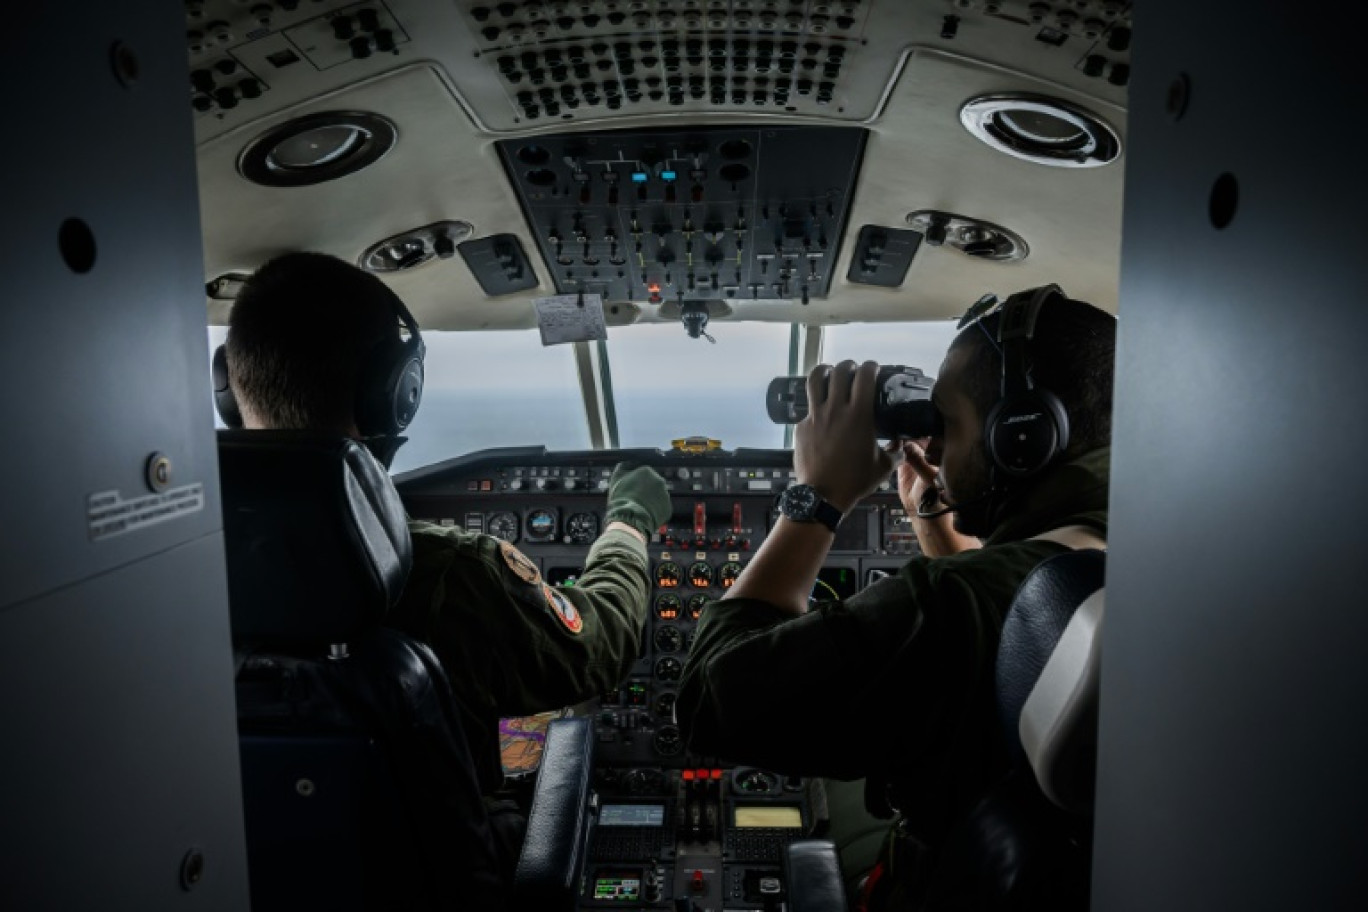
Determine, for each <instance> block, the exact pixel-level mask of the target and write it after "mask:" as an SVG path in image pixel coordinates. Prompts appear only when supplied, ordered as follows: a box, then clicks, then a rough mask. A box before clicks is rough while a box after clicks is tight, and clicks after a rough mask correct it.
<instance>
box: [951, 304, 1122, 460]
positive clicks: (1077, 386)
mask: <svg viewBox="0 0 1368 912" xmlns="http://www.w3.org/2000/svg"><path fill="white" fill-rule="evenodd" d="M1001 316H1002V315H1001V313H1000V312H994V313H991V314H989V315H988V316H986V317H984V318H983V319H981V320H979V321H978V323H977V324H975V325H971V326H967V327H965V328H964V329H963V330H961V331H960V333H959V335H957V336H956V337H955V339H954V341H953V342H951V343H950V348H951V349H952V350H954V349H956V348H965V347H968V348H970V349H971V357H970V359H969V367H968V369H967V370H966V373H965V386H966V390H965V392H966V394H967V395H968V396H969V399H970V401H972V402H973V403H974V405H975V406H976V407H977V408H978V410H979V414H981V415H984V416H986V415H987V414H988V412H989V411H990V410H991V409H992V407H993V405H994V404H995V403H996V402H997V401H998V399H999V398H1000V397H1001V395H1002V354H1001V352H999V351H998V345H997V334H998V324H999V323H1000V322H1001ZM1026 354H1027V361H1026V363H1027V365H1028V367H1027V369H1028V370H1029V371H1030V375H1031V380H1032V382H1033V383H1034V384H1035V385H1036V386H1039V387H1043V388H1044V389H1047V390H1049V391H1050V392H1051V393H1053V394H1054V395H1055V396H1057V397H1059V400H1060V402H1062V403H1063V405H1064V410H1065V411H1066V412H1067V413H1068V416H1069V446H1068V449H1067V450H1066V451H1065V456H1066V457H1067V458H1072V457H1075V456H1078V455H1079V454H1081V453H1086V452H1087V451H1088V450H1093V449H1096V448H1098V447H1102V446H1107V445H1108V444H1109V443H1110V441H1111V416H1112V374H1113V372H1114V368H1115V361H1116V318H1115V317H1113V316H1112V315H1111V314H1109V313H1107V312H1106V311H1104V310H1101V309H1099V308H1097V307H1094V306H1093V305H1092V304H1089V303H1087V302H1086V301H1075V300H1073V299H1071V298H1062V297H1059V296H1058V295H1056V296H1054V297H1051V298H1050V299H1048V300H1047V301H1046V302H1045V304H1044V305H1043V306H1042V307H1041V308H1040V314H1039V315H1038V316H1037V318H1036V325H1035V335H1034V336H1033V337H1032V339H1031V341H1030V342H1028V343H1027V346H1026Z"/></svg>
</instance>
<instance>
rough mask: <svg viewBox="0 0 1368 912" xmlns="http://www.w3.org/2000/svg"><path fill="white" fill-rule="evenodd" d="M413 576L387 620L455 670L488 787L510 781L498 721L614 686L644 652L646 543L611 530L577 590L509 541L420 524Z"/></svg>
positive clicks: (414, 526) (413, 528) (415, 531)
mask: <svg viewBox="0 0 1368 912" xmlns="http://www.w3.org/2000/svg"><path fill="white" fill-rule="evenodd" d="M409 531H410V533H411V535H412V539H413V572H412V574H411V575H410V576H409V580H408V583H407V585H405V587H404V592H403V595H402V596H401V597H400V599H399V604H398V605H396V606H395V608H394V609H393V610H392V611H391V612H390V614H389V615H388V617H387V619H386V624H387V625H389V626H391V627H396V628H398V629H400V630H403V631H405V632H406V633H408V634H410V635H411V636H414V637H416V638H418V639H420V640H422V641H423V642H425V643H427V644H428V645H429V646H431V647H432V649H433V651H434V652H435V653H436V654H437V657H438V659H440V660H441V662H442V667H443V668H444V669H446V673H447V676H448V677H449V678H450V680H451V688H452V691H453V693H454V695H455V697H456V700H457V702H458V703H459V704H460V705H461V708H462V709H463V710H464V714H463V715H464V717H463V718H462V723H463V725H464V726H465V734H466V738H467V740H468V741H469V743H470V751H471V754H472V755H473V756H474V758H475V763H476V766H477V771H476V772H477V775H478V777H479V780H480V786H481V788H482V790H483V791H484V792H485V794H487V795H488V794H492V793H493V792H494V791H495V790H497V789H498V788H499V786H500V784H501V783H502V780H503V767H502V765H501V763H500V760H499V719H500V717H509V716H526V715H531V714H532V713H537V712H545V711H547V710H551V709H558V708H560V707H563V706H570V705H572V704H575V703H580V702H583V701H584V700H587V699H590V698H591V697H596V696H598V695H600V694H602V693H605V692H607V691H609V690H612V689H613V688H614V687H617V686H618V684H619V683H621V681H622V680H623V678H625V677H626V676H627V674H628V673H629V672H630V671H631V668H632V663H633V662H635V661H636V658H637V654H638V653H639V652H640V649H641V636H642V628H643V626H644V625H645V622H646V608H647V602H648V596H649V592H650V583H649V576H648V572H647V567H648V563H647V557H646V546H645V545H644V544H643V543H642V542H641V541H640V540H639V539H637V538H636V537H635V536H633V535H632V534H631V533H629V532H623V531H621V530H614V531H611V532H606V533H604V535H603V536H601V537H600V538H599V540H598V541H596V542H595V543H594V544H593V546H592V547H591V548H590V549H589V557H588V560H587V563H586V565H585V567H584V572H583V573H582V574H581V575H580V577H579V579H578V580H577V581H576V582H575V585H574V586H549V585H547V583H546V581H545V580H544V579H542V577H541V575H540V574H539V573H538V572H537V568H536V566H535V564H533V563H532V562H531V561H530V560H528V558H527V557H525V556H524V555H522V553H521V552H519V551H518V550H517V549H516V548H514V547H513V546H512V545H510V544H508V543H507V542H503V541H500V540H499V539H497V538H494V537H492V536H489V535H480V534H475V533H471V532H466V531H464V530H461V529H456V528H451V527H447V526H439V525H435V524H433V523H428V522H420V521H413V522H410V523H409Z"/></svg>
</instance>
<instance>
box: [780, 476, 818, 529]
mask: <svg viewBox="0 0 1368 912" xmlns="http://www.w3.org/2000/svg"><path fill="white" fill-rule="evenodd" d="M817 500H818V497H817V492H816V490H814V489H813V488H812V487H810V486H809V485H803V484H800V485H792V486H791V487H789V488H788V489H786V490H785V491H784V498H783V501H782V503H781V504H780V506H781V507H782V508H783V513H784V515H785V516H787V517H788V518H789V519H795V520H801V521H804V522H810V521H811V520H812V517H813V513H814V511H815V510H816V509H817Z"/></svg>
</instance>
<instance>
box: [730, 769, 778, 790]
mask: <svg viewBox="0 0 1368 912" xmlns="http://www.w3.org/2000/svg"><path fill="white" fill-rule="evenodd" d="M732 788H734V789H736V791H738V792H744V793H749V794H756V793H757V792H758V793H760V794H767V793H769V792H777V791H778V790H779V777H778V776H776V775H774V774H773V773H767V772H765V771H764V770H758V769H746V768H742V769H738V770H736V772H734V773H732Z"/></svg>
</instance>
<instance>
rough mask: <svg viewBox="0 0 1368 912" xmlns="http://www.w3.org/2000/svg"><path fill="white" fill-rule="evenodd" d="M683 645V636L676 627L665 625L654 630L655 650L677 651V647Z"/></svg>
mask: <svg viewBox="0 0 1368 912" xmlns="http://www.w3.org/2000/svg"><path fill="white" fill-rule="evenodd" d="M683 645H684V637H683V636H682V635H681V634H680V632H679V628H678V627H670V626H665V627H661V628H660V629H658V630H657V631H656V632H655V646H656V651H657V652H679V647H681V646H683Z"/></svg>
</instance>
